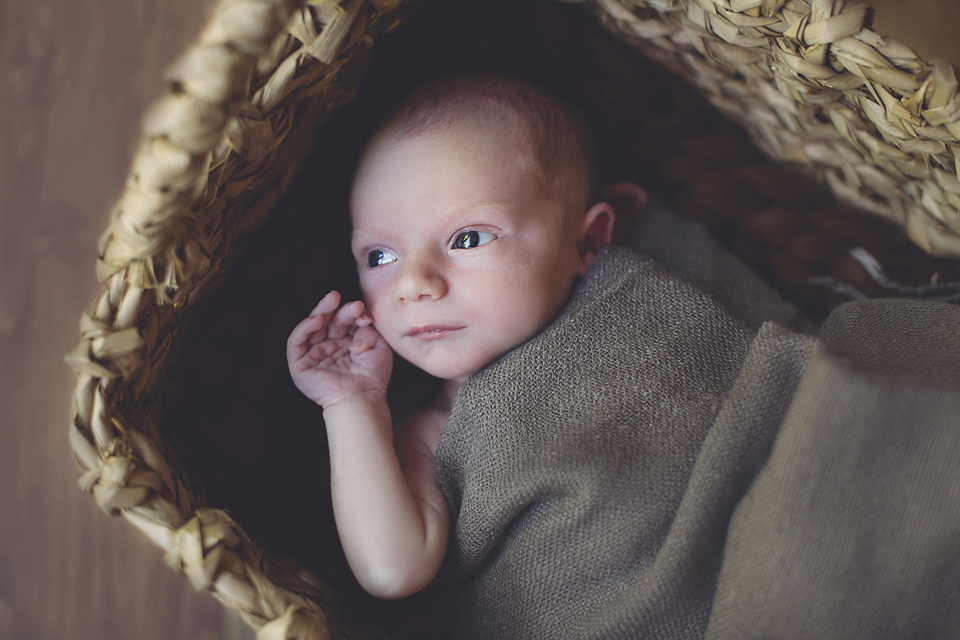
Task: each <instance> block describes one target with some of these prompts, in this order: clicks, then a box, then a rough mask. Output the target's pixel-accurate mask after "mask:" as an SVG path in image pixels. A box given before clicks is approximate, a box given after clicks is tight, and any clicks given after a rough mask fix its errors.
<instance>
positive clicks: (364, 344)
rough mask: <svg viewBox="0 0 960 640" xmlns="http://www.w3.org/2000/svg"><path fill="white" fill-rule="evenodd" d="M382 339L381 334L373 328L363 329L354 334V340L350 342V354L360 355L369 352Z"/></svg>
mask: <svg viewBox="0 0 960 640" xmlns="http://www.w3.org/2000/svg"><path fill="white" fill-rule="evenodd" d="M379 339H380V333H379V332H378V331H377V330H376V329H374V328H373V327H371V326H369V325H368V326H366V327H361V328H359V329H357V332H356V333H355V334H353V340H352V341H351V342H350V353H356V354H360V353H363V352H364V351H368V350H370V349H372V348H373V346H374V345H375V344H377V340H379Z"/></svg>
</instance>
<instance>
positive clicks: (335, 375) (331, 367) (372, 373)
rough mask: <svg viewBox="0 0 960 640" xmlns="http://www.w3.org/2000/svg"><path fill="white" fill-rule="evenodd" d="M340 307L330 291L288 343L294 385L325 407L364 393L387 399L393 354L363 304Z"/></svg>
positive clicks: (298, 327) (289, 364)
mask: <svg viewBox="0 0 960 640" xmlns="http://www.w3.org/2000/svg"><path fill="white" fill-rule="evenodd" d="M339 304H340V294H339V293H337V292H336V291H331V292H330V293H328V294H327V295H326V296H324V298H323V300H321V301H320V304H318V305H317V307H316V308H315V309H314V310H313V311H311V312H310V316H309V317H308V318H307V319H306V320H304V321H303V322H301V323H300V324H298V325H297V326H296V328H295V329H294V330H293V332H292V333H291V334H290V337H289V338H288V339H287V365H288V366H289V367H290V376H291V377H292V378H293V382H294V384H296V385H297V388H298V389H300V391H302V392H303V393H304V395H306V396H307V397H308V398H310V399H311V400H313V401H314V402H316V403H317V404H319V405H320V406H322V407H323V408H324V409H327V408H329V407H331V406H333V405H335V404H338V403H340V402H343V401H344V400H347V399H351V398H357V397H360V396H362V395H367V394H373V395H378V394H382V395H383V396H386V390H387V382H388V381H389V379H390V371H391V369H392V368H393V351H391V349H390V346H389V345H388V344H387V342H386V340H384V339H383V336H381V335H380V333H379V332H378V331H377V330H376V329H374V328H373V325H372V323H373V316H372V315H370V312H369V311H367V310H366V309H365V308H364V306H363V302H360V301H359V300H358V301H355V302H348V303H347V304H345V305H343V306H342V307H340V308H339V309H337V305H339Z"/></svg>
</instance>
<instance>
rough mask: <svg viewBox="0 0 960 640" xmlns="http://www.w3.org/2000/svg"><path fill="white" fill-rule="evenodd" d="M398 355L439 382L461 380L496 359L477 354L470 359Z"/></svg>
mask: <svg viewBox="0 0 960 640" xmlns="http://www.w3.org/2000/svg"><path fill="white" fill-rule="evenodd" d="M398 353H400V352H399V351H398ZM400 355H401V356H403V358H404V359H405V360H407V361H408V362H410V363H411V364H412V365H414V366H415V367H417V368H419V369H422V370H424V371H426V372H427V373H429V374H430V375H432V376H433V377H435V378H440V379H441V380H457V379H460V380H462V379H464V378H467V377H469V376H471V375H473V374H474V373H476V372H477V371H479V370H480V369H482V368H484V367H485V366H487V365H488V364H490V363H491V362H493V361H494V360H496V359H497V356H496V355H494V356H490V355H479V354H478V355H474V356H472V357H470V356H467V357H439V355H440V354H432V357H417V356H416V355H411V356H407V355H404V354H403V353H400Z"/></svg>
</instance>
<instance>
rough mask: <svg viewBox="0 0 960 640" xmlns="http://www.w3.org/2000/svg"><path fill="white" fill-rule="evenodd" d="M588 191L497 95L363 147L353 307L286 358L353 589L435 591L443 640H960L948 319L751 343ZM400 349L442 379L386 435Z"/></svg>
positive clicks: (775, 328)
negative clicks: (630, 242) (619, 237)
mask: <svg viewBox="0 0 960 640" xmlns="http://www.w3.org/2000/svg"><path fill="white" fill-rule="evenodd" d="M595 174H596V172H595V170H594V168H593V153H592V150H591V143H590V138H589V135H588V133H587V130H586V128H585V127H584V126H583V125H582V124H581V123H580V121H579V120H578V119H577V118H576V117H574V116H573V115H572V114H571V112H570V111H569V110H567V109H566V108H565V107H563V106H562V105H561V104H559V103H558V102H557V101H556V100H554V99H553V98H551V97H549V96H547V95H545V94H544V93H543V92H541V91H539V90H538V89H536V88H534V87H532V86H530V85H528V84H526V83H523V82H520V81H517V80H513V79H509V78H500V77H489V76H482V77H478V76H466V77H465V76H460V77H454V78H450V79H447V80H444V81H441V82H439V83H436V84H433V85H429V86H427V87H425V88H424V89H421V90H420V91H418V92H417V93H415V94H414V95H413V96H412V97H411V98H410V99H409V100H408V101H407V102H405V103H404V104H403V105H401V107H400V108H399V109H398V110H397V111H396V112H395V113H394V115H393V116H391V117H390V118H389V119H388V120H387V122H386V123H385V124H384V125H383V126H382V127H381V129H380V130H379V131H378V133H377V134H376V135H374V136H373V138H372V139H371V140H370V142H369V143H368V145H367V147H366V149H365V151H364V153H363V155H362V157H361V161H360V163H359V166H358V169H357V172H356V177H355V180H354V184H353V191H352V197H351V213H352V218H353V227H354V233H353V237H352V246H353V254H354V256H355V258H356V261H357V265H358V268H359V272H360V283H361V287H362V290H363V296H364V300H365V303H366V304H364V302H359V301H355V302H350V303H347V304H345V305H343V306H340V298H339V295H338V294H337V293H336V292H331V293H330V294H329V295H327V296H326V297H325V298H324V299H323V300H321V301H320V303H319V305H318V306H317V307H316V309H315V310H314V311H313V312H312V313H311V314H310V317H309V318H307V319H306V320H304V321H303V322H302V323H300V324H299V325H298V326H297V327H296V329H294V331H293V332H292V334H291V336H290V338H289V340H288V345H287V358H288V362H289V365H290V371H291V375H292V377H293V379H294V381H295V383H296V384H297V386H298V387H299V388H300V390H301V391H303V393H305V394H306V395H307V396H308V397H310V398H311V399H313V400H314V401H315V402H317V403H319V404H320V405H322V406H323V409H324V413H323V415H324V421H325V423H326V429H327V436H328V441H329V448H330V457H331V473H332V479H331V485H332V491H333V506H334V513H335V516H336V523H337V528H338V530H339V533H340V538H341V541H342V544H343V547H344V550H345V551H346V555H347V559H348V561H349V563H350V566H351V569H352V570H353V572H354V574H355V575H356V577H357V580H358V581H359V582H360V584H361V585H362V586H363V587H364V588H365V589H367V590H368V591H369V592H370V593H372V594H374V595H376V596H379V597H382V598H400V597H404V596H407V595H410V594H413V593H415V592H417V591H419V590H421V589H423V588H424V587H425V586H427V585H428V584H430V583H431V582H432V583H433V585H431V589H430V590H429V591H426V592H425V593H424V595H425V596H427V595H429V596H430V597H429V598H425V600H427V601H428V602H429V603H430V605H431V613H429V614H427V615H423V616H420V615H419V614H418V617H419V618H423V619H426V620H429V622H430V624H431V625H433V626H434V627H438V628H439V629H440V630H439V633H440V634H441V635H439V636H438V637H444V638H446V637H454V636H455V637H468V638H483V639H484V640H489V639H492V638H503V639H505V640H506V639H513V638H543V639H544V640H546V639H548V638H549V639H551V640H556V639H558V638H571V639H573V638H576V639H578V640H579V639H582V638H597V639H598V640H599V639H603V640H609V639H610V638H631V639H632V638H669V639H677V640H681V639H682V640H686V639H688V638H703V637H706V638H708V639H710V640H728V639H729V640H733V639H737V640H740V639H742V638H748V637H755V638H760V637H763V638H781V637H817V638H841V637H870V638H873V637H877V638H879V637H889V636H890V629H897V630H899V632H898V633H895V634H894V635H896V636H897V637H904V638H914V637H936V638H940V637H943V638H947V637H950V638H952V637H955V632H956V629H957V628H958V626H957V625H958V624H960V617H958V614H957V612H958V611H960V608H958V607H957V596H956V594H957V593H960V591H958V588H957V586H956V585H958V584H960V577H958V576H960V571H958V570H957V569H956V567H960V561H958V560H957V558H958V554H957V551H956V540H957V539H958V537H957V532H958V531H960V519H958V518H957V516H956V514H957V513H960V509H958V508H956V505H957V504H958V499H957V494H956V491H953V493H950V489H951V488H955V487H957V486H960V484H958V471H957V469H960V463H958V459H960V431H958V430H957V429H956V415H957V413H958V412H960V391H958V390H960V386H958V382H960V366H958V358H957V356H956V354H957V353H960V344H958V337H957V336H960V311H958V309H957V308H956V307H951V306H950V305H944V304H939V303H920V302H915V301H897V300H884V301H873V300H866V301H860V302H857V303H851V304H848V305H844V306H842V307H840V308H839V309H838V310H837V311H835V312H834V314H832V315H831V317H830V318H829V319H828V320H827V322H826V323H824V326H823V328H822V329H821V337H819V338H815V337H813V336H810V335H803V334H800V333H796V332H793V331H791V330H789V329H786V328H784V327H783V326H780V325H778V324H776V323H774V322H766V323H765V324H764V323H763V321H764V320H767V319H769V316H766V314H761V315H764V317H759V316H758V315H757V314H755V313H753V311H755V310H756V309H766V308H767V307H766V306H765V305H764V304H761V305H759V306H758V307H754V305H755V303H756V301H757V299H755V298H752V297H751V296H748V295H744V293H745V292H746V291H747V288H744V287H741V286H734V287H733V289H732V295H729V296H726V297H723V296H716V295H715V296H714V297H711V296H710V295H707V294H706V293H704V289H702V288H698V287H696V286H694V285H692V284H691V283H690V282H688V281H686V280H684V279H682V278H680V277H678V276H676V275H674V274H672V273H670V272H668V271H666V270H665V269H663V268H662V267H661V266H659V265H658V264H657V263H656V262H654V261H653V260H650V259H643V258H641V257H639V256H638V255H637V254H635V253H633V252H631V251H629V250H627V249H622V248H613V247H604V245H606V244H607V243H608V241H609V240H610V237H611V228H612V225H613V219H614V211H613V209H612V208H611V206H610V205H609V204H608V203H604V202H599V203H597V202H596V200H595V198H596V184H595V178H594V176H595ZM609 199H610V201H616V200H618V199H626V200H632V201H633V203H634V204H639V203H641V202H642V200H643V195H642V192H641V191H640V190H639V188H637V187H635V186H633V185H629V184H621V185H618V186H617V187H615V188H613V189H612V190H611V191H610V192H609ZM700 262H701V264H702V265H707V266H706V267H703V266H701V268H700V269H699V271H710V267H709V264H710V262H709V261H708V260H701V261H700ZM720 271H721V272H723V273H726V274H727V276H723V277H720V276H718V278H717V279H719V280H724V281H727V280H731V278H730V277H729V276H730V275H731V274H734V275H735V273H736V271H735V270H730V269H727V270H726V271H723V270H720ZM733 279H734V280H735V279H736V278H733ZM691 280H694V278H691ZM731 284H734V285H736V283H735V282H734V283H731ZM750 317H752V318H753V319H754V320H756V322H752V321H750V320H749V319H748V318H750ZM761 325H762V326H761ZM758 328H759V331H757V329H758ZM394 352H396V353H397V354H399V355H400V356H402V357H403V358H405V359H407V360H409V361H410V362H411V363H413V364H414V365H416V366H418V367H420V368H422V369H423V370H425V371H427V372H429V373H431V374H433V375H434V376H437V377H439V378H442V379H445V380H446V381H447V382H446V384H445V386H444V388H443V391H442V393H441V394H440V396H439V397H438V398H437V399H436V401H435V402H434V403H433V404H432V405H431V406H429V407H426V408H423V409H421V410H420V411H418V412H415V413H414V414H413V415H411V416H410V417H408V418H405V419H404V420H403V421H402V422H401V423H400V424H399V425H398V426H397V427H396V429H395V430H394V429H393V428H392V419H391V416H390V413H389V410H388V408H387V403H386V387H387V382H388V380H389V378H390V372H391V369H392V364H393V353H394ZM864 452H867V453H866V454H865V453H864ZM921 488H929V490H928V489H923V490H921ZM951 496H952V497H951ZM864 576H874V577H879V578H878V579H873V578H871V579H869V580H864V578H863V577H864ZM903 585H910V588H909V589H910V593H911V595H910V597H909V598H906V599H905V595H904V594H905V592H904V586H903ZM905 603H906V604H905ZM413 635H414V637H423V636H422V634H419V633H415V634H413Z"/></svg>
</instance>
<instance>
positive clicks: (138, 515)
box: [66, 0, 960, 640]
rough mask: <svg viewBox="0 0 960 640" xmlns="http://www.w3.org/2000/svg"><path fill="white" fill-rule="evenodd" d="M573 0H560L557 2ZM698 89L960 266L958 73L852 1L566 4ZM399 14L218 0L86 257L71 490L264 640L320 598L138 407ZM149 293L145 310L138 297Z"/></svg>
mask: <svg viewBox="0 0 960 640" xmlns="http://www.w3.org/2000/svg"><path fill="white" fill-rule="evenodd" d="M565 1H571V0H565ZM572 1H574V2H581V3H582V4H584V5H586V6H587V7H588V8H590V9H592V10H593V11H594V12H595V13H597V14H598V15H599V17H600V19H601V21H602V22H603V23H604V24H606V25H607V26H608V28H609V29H610V30H611V31H613V32H614V33H616V34H618V36H619V37H621V38H623V39H625V40H627V41H628V42H630V43H631V44H633V45H634V46H635V47H637V48H638V49H640V50H641V51H642V52H643V53H645V54H646V55H648V56H650V57H653V58H654V59H656V60H657V61H659V62H660V63H661V64H663V65H664V66H666V67H667V68H669V69H671V70H673V71H675V72H677V73H680V74H683V75H685V76H686V77H688V78H689V79H690V80H691V81H692V82H694V83H696V84H697V85H698V86H699V87H700V88H701V89H702V90H703V91H704V92H705V94H706V95H707V96H708V98H709V99H710V100H711V102H713V104H714V105H715V106H716V107H718V108H719V109H720V110H721V111H722V112H724V113H725V114H727V115H728V116H729V117H731V118H732V119H734V120H736V121H738V122H740V123H741V124H743V125H744V126H745V127H746V128H747V129H748V131H750V132H751V135H752V136H753V138H754V140H755V142H756V144H757V145H758V146H760V147H761V148H762V149H764V150H765V151H766V152H767V153H769V154H770V155H772V156H774V157H776V158H779V159H781V160H784V161H787V162H790V163H796V164H801V165H804V166H806V167H808V168H809V169H810V170H811V171H812V172H815V173H816V174H818V175H819V176H821V177H822V179H823V180H824V181H825V182H826V183H827V184H828V185H829V186H830V187H831V188H832V189H833V191H834V193H835V194H836V195H837V196H838V197H839V198H840V199H841V200H843V201H845V202H848V203H851V204H854V205H856V206H859V207H861V208H864V209H867V210H868V211H872V212H874V213H876V214H878V215H881V216H883V217H884V218H886V219H888V220H892V221H894V222H896V223H898V224H900V225H902V226H903V227H904V229H905V230H906V232H907V234H908V235H909V237H910V238H912V239H913V240H914V242H916V243H917V244H918V245H920V246H921V247H922V248H924V249H925V250H926V251H928V252H929V253H932V254H934V255H944V256H960V237H958V234H960V215H958V211H960V180H958V178H957V176H958V172H960V145H958V142H957V137H958V136H960V96H958V95H957V79H956V73H955V69H954V67H953V66H952V65H951V64H949V63H948V62H945V61H942V60H940V61H932V62H931V63H929V64H928V63H925V62H923V61H922V60H920V59H919V58H918V57H917V56H916V54H915V53H914V52H913V51H911V50H910V49H909V48H908V47H906V46H905V45H903V44H901V43H899V42H896V41H895V40H892V39H889V38H885V37H883V36H881V35H879V34H877V33H876V32H874V31H873V30H871V29H870V28H869V19H870V15H871V12H870V10H869V9H868V8H866V7H865V6H863V5H861V4H859V3H857V2H855V1H854V0H848V1H845V0H572ZM399 2H400V0H306V1H304V0H220V2H219V4H217V5H216V7H215V8H214V10H213V13H212V16H211V18H210V20H209V22H208V24H207V25H206V26H205V28H204V29H203V31H202V32H201V34H200V36H199V37H198V39H197V41H196V42H195V43H194V44H193V45H192V46H191V47H189V48H188V49H187V50H186V51H185V52H184V53H183V55H182V56H181V57H180V58H179V59H178V60H177V61H176V62H175V63H174V64H173V65H172V66H171V67H170V69H169V70H168V71H167V75H166V80H167V83H168V84H167V89H166V91H165V93H164V94H163V96H161V97H160V98H159V99H158V100H157V101H156V102H155V103H154V104H153V105H152V106H151V107H150V108H149V110H148V111H147V113H146V115H145V117H144V121H143V129H142V136H141V141H140V145H139V148H138V151H137V153H136V155H135V157H134V159H133V162H132V166H131V169H130V173H129V177H128V179H127V183H126V187H125V189H124V192H123V194H122V195H121V197H120V199H119V201H118V202H117V204H116V206H115V207H114V209H113V211H112V214H111V218H110V223H109V226H108V228H107V230H106V231H105V232H104V234H103V236H102V238H101V241H100V246H99V259H98V261H97V275H98V278H99V279H100V281H101V282H103V283H104V291H103V293H102V295H101V296H100V297H99V299H98V300H97V303H96V308H95V310H94V311H93V312H92V313H85V314H83V316H82V317H81V320H80V344H79V345H78V346H77V348H76V349H75V350H74V351H72V352H71V353H70V354H69V355H68V356H67V358H66V359H67V362H68V363H69V364H70V365H71V366H72V367H73V368H74V369H75V371H76V372H77V374H78V380H77V386H76V391H75V394H74V419H73V424H72V425H71V427H70V441H71V444H72V446H73V448H74V451H75V452H76V456H77V460H78V462H79V464H80V467H81V468H82V470H83V474H82V476H81V478H80V481H79V484H80V486H81V488H82V489H83V490H84V491H87V492H88V493H90V494H92V495H93V497H94V499H95V500H96V501H97V503H98V504H99V505H100V506H101V508H102V509H103V510H104V512H105V513H107V514H111V515H117V514H119V515H121V516H122V517H124V518H125V519H127V520H128V521H129V522H131V523H132V524H133V525H134V526H136V527H137V528H138V529H140V530H141V531H143V532H144V533H145V534H146V535H147V536H148V537H149V538H150V539H151V540H153V541H154V543H155V544H157V545H158V546H159V547H160V548H162V549H163V550H164V551H165V553H166V556H165V557H166V560H167V562H168V564H170V566H172V567H173V568H174V569H176V570H178V571H181V572H182V573H184V574H185V575H186V576H187V578H188V579H189V580H190V581H191V583H192V584H193V585H194V586H195V587H196V588H197V589H198V590H199V589H204V590H208V591H210V592H211V593H213V594H214V596H215V597H217V598H218V599H219V600H220V601H221V602H223V603H224V605H226V606H228V607H231V608H235V609H237V610H238V611H240V613H241V616H242V617H243V618H244V619H245V620H246V621H247V622H248V623H250V624H251V625H252V626H253V627H254V628H256V629H258V633H257V638H258V640H272V639H275V638H276V639H280V638H285V639H292V638H297V639H303V640H306V639H311V640H319V639H321V638H334V637H344V634H345V633H348V632H346V631H342V630H340V629H339V627H340V624H339V623H338V622H337V621H336V620H335V619H333V618H335V612H333V611H331V610H330V608H329V606H328V603H329V602H331V599H332V597H333V596H332V595H331V594H330V593H329V592H328V591H327V590H325V589H324V587H323V586H322V585H319V584H317V583H316V582H315V581H313V580H311V579H310V578H309V577H308V576H305V575H301V574H296V573H292V572H285V571H282V570H280V569H278V568H277V567H276V566H274V565H273V564H271V563H270V562H268V561H267V560H266V558H265V557H264V554H263V553H262V552H261V551H260V550H259V549H258V548H257V547H256V546H255V545H254V544H253V543H252V542H251V541H250V540H249V539H248V538H247V537H246V535H245V534H244V533H243V531H242V530H241V528H240V527H239V526H238V525H237V524H236V523H235V522H233V521H232V520H231V519H230V518H229V516H228V515H227V514H226V513H224V512H223V511H221V510H217V509H209V508H203V507H202V506H201V505H202V500H201V497H200V496H199V495H197V494H196V493H195V492H194V490H193V489H192V488H191V487H190V485H189V483H188V482H187V481H186V480H185V477H184V474H183V473H181V472H180V471H179V470H178V469H177V468H176V465H175V462H174V460H175V459H176V458H175V456H173V455H170V454H171V452H169V451H167V450H165V449H164V447H165V446H166V445H165V443H164V441H163V438H162V437H161V436H160V434H159V433H158V432H157V420H156V410H157V408H156V406H155V404H156V402H155V400H151V398H152V393H153V392H154V391H155V390H156V389H158V388H160V386H161V385H162V384H163V370H164V365H165V362H166V358H167V355H168V353H169V351H170V347H171V344H172V335H173V333H174V331H175V329H176V326H177V323H178V321H179V320H180V319H181V316H182V314H183V312H184V311H185V309H186V308H187V307H189V306H190V303H191V300H192V299H194V297H195V296H196V295H197V294H199V293H201V292H202V291H203V290H210V289H212V288H214V287H216V286H217V284H218V283H219V282H220V281H221V280H222V277H223V275H224V274H225V271H226V270H225V269H224V267H225V266H226V264H227V258H228V256H229V255H230V249H231V247H232V246H233V243H234V242H235V240H236V239H237V238H239V237H241V236H242V235H244V234H246V233H249V232H250V231H252V230H254V229H256V228H257V227H258V226H259V225H260V224H261V223H262V222H263V221H264V219H265V218H266V216H267V215H269V213H270V211H271V210H272V208H273V206H274V205H275V204H276V202H277V200H278V199H279V197H280V195H281V194H282V193H283V192H284V191H285V189H286V188H287V186H288V185H289V184H290V182H291V180H292V179H293V177H294V175H295V173H296V170H297V168H298V165H299V163H300V161H301V159H302V158H303V156H304V154H305V153H306V151H307V150H308V148H309V145H310V142H311V140H312V137H313V131H314V129H315V127H316V126H317V124H318V123H319V122H320V121H321V120H322V119H323V118H325V117H326V116H328V115H329V114H330V113H332V112H333V111H334V110H336V109H337V108H338V107H339V106H341V105H343V104H344V103H346V102H348V101H349V100H350V99H351V98H352V97H353V96H354V95H355V93H356V91H357V90H358V86H359V75H360V73H359V71H360V70H362V65H363V61H364V59H365V56H366V55H367V53H368V52H369V49H370V45H371V44H372V39H373V35H374V34H376V33H380V32H383V31H387V30H389V29H391V28H393V26H395V25H396V23H397V21H398V20H399V18H397V13H396V11H395V9H396V7H397V5H398V4H399ZM144 294H147V295H144Z"/></svg>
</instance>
